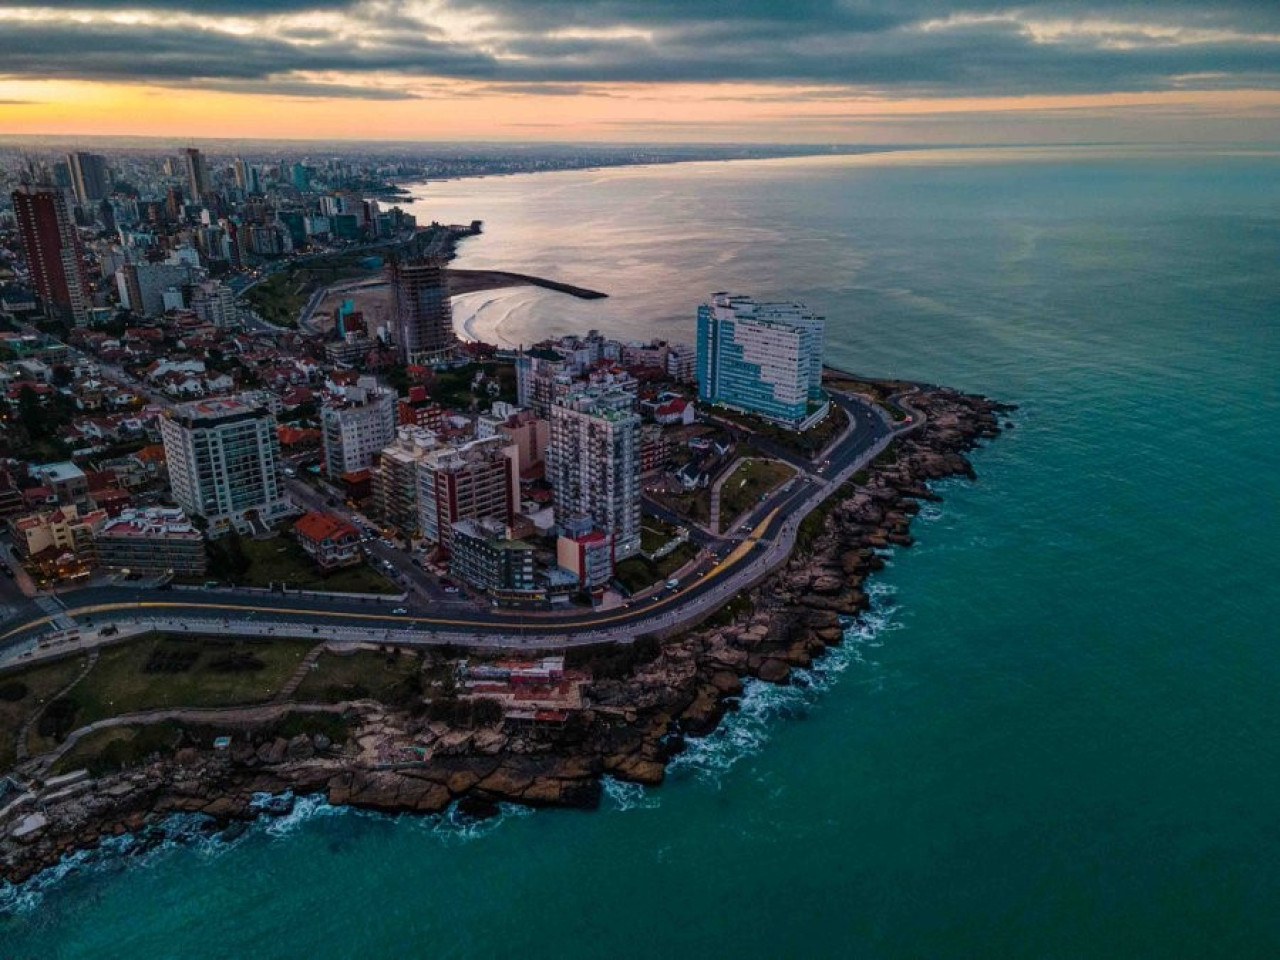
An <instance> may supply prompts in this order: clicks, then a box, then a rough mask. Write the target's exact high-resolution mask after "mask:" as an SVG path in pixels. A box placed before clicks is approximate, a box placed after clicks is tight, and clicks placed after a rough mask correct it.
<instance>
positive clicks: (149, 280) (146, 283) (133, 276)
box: [116, 263, 191, 317]
mask: <svg viewBox="0 0 1280 960" xmlns="http://www.w3.org/2000/svg"><path fill="white" fill-rule="evenodd" d="M190 282H191V267H190V266H188V265H187V264H185V263H126V264H125V265H124V266H123V267H121V268H120V270H119V272H118V273H117V274H116V289H117V291H118V293H119V295H120V305H121V306H123V307H125V308H126V309H128V310H130V311H132V312H133V313H134V314H136V315H137V316H139V317H158V316H160V315H161V314H163V313H164V312H165V309H166V306H165V293H166V292H167V291H169V290H171V289H177V290H179V291H180V290H181V289H182V287H183V285H184V284H189V283H190Z"/></svg>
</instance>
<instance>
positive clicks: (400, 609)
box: [391, 607, 409, 613]
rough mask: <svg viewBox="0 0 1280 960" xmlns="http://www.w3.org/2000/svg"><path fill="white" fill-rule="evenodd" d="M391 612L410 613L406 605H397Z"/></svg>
mask: <svg viewBox="0 0 1280 960" xmlns="http://www.w3.org/2000/svg"><path fill="white" fill-rule="evenodd" d="M391 612H392V613H408V612H409V611H408V610H406V609H405V608H404V607H396V608H395V609H394V610H392V611H391Z"/></svg>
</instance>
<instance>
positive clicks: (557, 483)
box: [547, 387, 640, 559]
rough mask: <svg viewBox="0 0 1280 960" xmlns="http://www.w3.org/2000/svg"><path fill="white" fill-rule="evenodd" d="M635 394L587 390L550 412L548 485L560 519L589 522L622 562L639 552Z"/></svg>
mask: <svg viewBox="0 0 1280 960" xmlns="http://www.w3.org/2000/svg"><path fill="white" fill-rule="evenodd" d="M635 406H636V396H635V393H634V392H631V391H628V390H624V389H620V388H616V387H608V388H604V389H600V388H596V389H586V390H582V391H580V392H578V393H573V394H570V395H569V396H567V397H565V398H563V399H561V400H559V401H557V402H556V403H555V404H554V405H553V406H552V408H551V442H550V444H549V445H548V447H547V479H548V481H550V483H551V487H552V489H553V490H554V491H555V502H556V519H557V520H558V521H559V522H560V524H561V525H564V523H565V522H566V521H569V520H574V519H579V518H590V519H591V520H592V522H593V523H594V524H595V526H596V527H597V528H598V529H600V530H602V531H604V532H605V533H607V534H608V535H609V536H611V537H612V539H613V545H614V551H615V556H616V557H617V558H618V559H623V558H625V557H629V556H632V555H633V554H635V553H637V552H639V550H640V415H639V414H638V413H637V412H636V410H635Z"/></svg>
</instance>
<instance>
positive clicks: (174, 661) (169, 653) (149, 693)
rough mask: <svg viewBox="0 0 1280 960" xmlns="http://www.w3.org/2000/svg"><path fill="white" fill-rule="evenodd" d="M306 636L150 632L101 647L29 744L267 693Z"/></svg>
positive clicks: (292, 665) (40, 745)
mask: <svg viewBox="0 0 1280 960" xmlns="http://www.w3.org/2000/svg"><path fill="white" fill-rule="evenodd" d="M312 645H313V644H312V642H311V641H308V640H286V639H280V640H266V641H258V640H236V639H232V638H228V637H198V636H193V637H186V636H172V635H165V636H151V637H143V638H140V639H138V640H134V641H130V642H127V643H122V644H119V645H117V646H111V647H104V648H103V649H102V654H101V656H100V657H99V659H98V662H97V664H96V665H95V666H94V668H93V669H92V670H91V671H90V672H89V675H88V676H86V677H85V678H84V679H83V680H82V681H80V683H79V684H78V685H77V686H76V687H75V688H74V689H72V690H71V692H70V693H69V694H68V695H67V696H66V698H65V699H64V700H62V701H58V703H61V704H63V706H61V707H58V708H56V709H55V707H53V706H51V707H50V708H49V709H48V710H46V711H45V714H44V716H43V717H42V718H41V722H40V723H39V724H37V725H36V729H33V730H32V731H31V741H30V746H31V752H32V753H33V754H35V753H38V752H43V751H44V750H48V749H49V748H50V747H52V746H53V745H54V744H56V743H58V742H60V741H61V740H62V739H63V738H65V737H66V735H67V733H69V732H70V731H71V730H74V729H76V728H78V727H83V726H85V725H86V724H89V723H93V722H94V721H95V720H101V719H103V718H104V717H114V716H118V715H119V714H122V713H133V712H135V711H138V710H149V709H153V708H158V707H225V706H233V705H237V704H245V703H261V702H263V701H265V700H269V699H271V696H272V694H274V693H275V692H276V691H277V690H278V689H280V687H281V686H282V685H283V684H284V682H285V681H286V680H288V678H289V677H291V676H292V675H293V672H294V671H295V670H296V669H297V667H298V662H299V661H300V660H301V659H302V658H303V656H305V655H306V652H307V651H308V650H309V649H311V647H312Z"/></svg>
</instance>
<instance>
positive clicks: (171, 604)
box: [0, 507, 782, 641]
mask: <svg viewBox="0 0 1280 960" xmlns="http://www.w3.org/2000/svg"><path fill="white" fill-rule="evenodd" d="M781 509H782V508H781V507H775V508H774V509H773V510H772V511H771V512H770V513H769V514H768V516H766V517H765V518H764V519H763V520H761V521H760V522H759V523H758V524H756V526H755V528H754V529H753V530H752V531H751V534H750V535H749V536H748V537H747V539H746V540H744V541H742V543H740V544H738V545H737V546H736V547H735V548H734V549H733V552H731V553H730V554H729V555H728V556H727V557H725V558H724V559H723V560H721V561H720V562H719V563H717V564H716V565H715V566H714V567H712V568H711V570H710V571H709V572H708V573H707V575H706V576H705V577H703V578H702V580H701V581H700V583H706V582H707V581H709V580H711V579H713V578H714V577H718V576H721V575H723V574H724V573H726V572H728V570H729V569H730V568H731V567H733V566H734V565H735V564H736V563H738V562H740V561H741V560H742V559H743V558H744V557H745V556H747V554H749V553H750V552H751V549H752V548H753V547H754V546H755V545H756V544H757V543H758V542H759V541H760V538H761V537H762V536H763V534H764V531H765V530H766V529H768V526H769V524H770V523H772V522H773V519H774V518H775V517H776V516H777V514H778V511H779V510H781ZM680 599H682V598H681V597H680V595H679V594H678V593H673V594H671V595H670V596H667V597H663V598H661V599H659V600H658V601H657V602H656V603H654V604H652V605H651V606H648V607H643V608H636V609H635V610H628V611H627V612H625V613H616V614H612V615H610V616H607V617H592V618H591V619H589V620H573V621H568V622H565V621H546V622H545V623H543V624H539V623H538V621H536V620H535V621H534V622H533V623H532V624H529V623H528V622H526V623H523V624H514V623H513V624H511V625H510V626H511V628H512V629H511V632H512V633H516V632H520V633H523V632H525V631H524V630H523V629H521V630H519V631H517V629H516V628H517V627H526V626H533V627H541V630H542V632H545V633H556V632H558V631H560V630H564V629H573V628H578V627H588V628H589V627H593V626H598V625H600V624H605V623H614V622H617V621H618V620H627V619H631V618H633V617H636V616H643V615H644V614H646V613H648V612H649V611H654V610H660V609H662V608H663V607H665V606H668V605H670V604H672V603H674V602H676V601H678V600H680ZM139 609H158V610H171V609H180V610H191V609H195V610H229V611H235V612H240V613H243V612H249V613H287V614H295V615H299V616H307V617H317V616H318V617H333V618H337V619H352V620H381V621H387V620H394V621H401V622H404V623H406V624H409V623H422V624H435V625H439V626H452V627H475V628H484V629H494V628H501V627H504V626H506V624H502V623H492V622H488V621H484V620H451V619H448V618H444V617H421V616H419V617H415V616H412V615H411V614H407V613H403V614H396V613H359V612H356V611H351V612H344V611H341V610H316V609H314V608H302V607H262V606H252V605H250V604H246V603H211V602H209V601H201V600H189V601H159V600H148V601H144V602H142V603H136V602H135V603H100V604H95V605H93V606H88V607H76V608H75V609H69V610H67V611H66V612H65V613H62V614H59V616H67V617H79V616H90V615H93V614H98V613H112V612H115V611H118V610H139ZM52 621H53V618H52V617H41V618H40V619H39V620H32V621H30V622H28V623H25V624H23V625H22V626H19V627H15V628H14V629H12V630H10V631H9V632H8V633H5V634H3V635H0V641H4V640H7V639H8V638H9V637H12V636H13V635H14V634H18V633H23V632H25V631H27V630H30V629H32V628H33V627H38V626H40V625H41V624H45V623H51V622H52Z"/></svg>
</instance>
